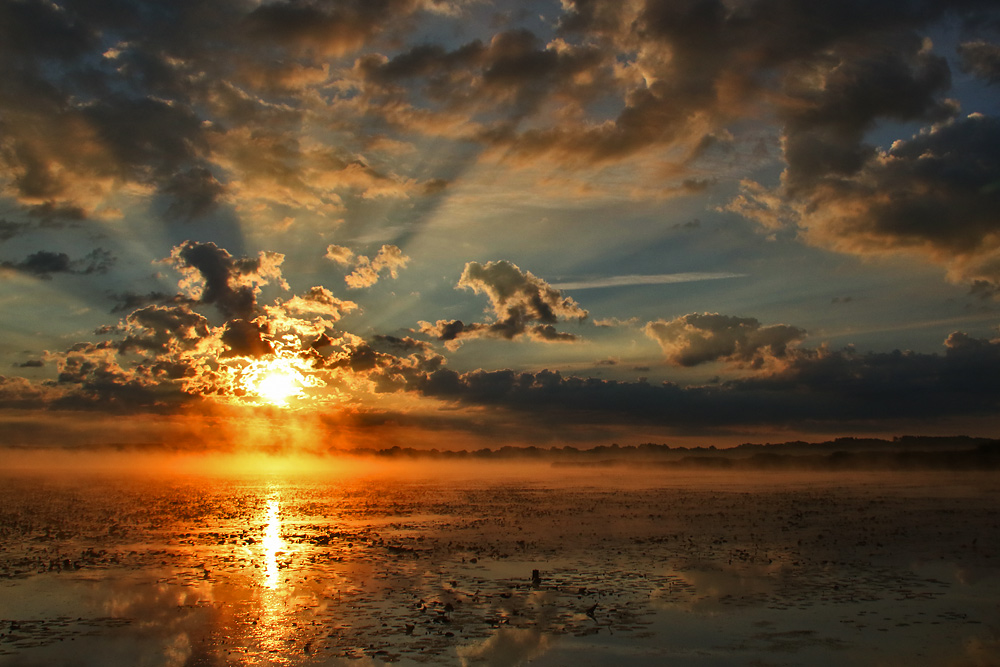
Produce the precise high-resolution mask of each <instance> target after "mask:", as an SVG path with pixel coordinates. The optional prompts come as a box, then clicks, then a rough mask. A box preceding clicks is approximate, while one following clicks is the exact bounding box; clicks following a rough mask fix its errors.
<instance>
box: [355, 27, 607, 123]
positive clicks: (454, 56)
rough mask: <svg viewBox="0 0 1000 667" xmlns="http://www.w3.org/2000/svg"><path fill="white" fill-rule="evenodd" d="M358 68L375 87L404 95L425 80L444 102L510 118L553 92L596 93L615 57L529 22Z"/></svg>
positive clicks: (582, 97)
mask: <svg viewBox="0 0 1000 667" xmlns="http://www.w3.org/2000/svg"><path fill="white" fill-rule="evenodd" d="M356 67H357V70H358V72H359V73H360V74H361V75H362V76H363V77H364V79H365V80H366V81H367V82H368V83H369V85H370V86H372V87H373V90H371V91H370V92H372V93H375V92H379V93H381V94H388V93H394V94H396V95H402V96H405V95H406V90H405V89H404V88H402V87H400V86H401V84H404V83H408V82H411V81H413V80H421V81H423V82H424V85H423V87H422V92H423V95H424V96H425V97H426V98H427V99H428V100H429V101H432V102H435V103H438V104H442V105H444V106H445V108H449V109H464V110H467V111H471V112H473V113H475V112H477V111H478V112H483V113H486V114H493V113H495V112H496V111H498V110H500V111H502V112H503V113H504V114H506V115H507V116H509V117H510V118H511V119H516V118H519V117H521V116H524V115H526V114H529V113H531V112H534V111H536V110H537V109H538V107H539V105H540V104H541V103H543V102H544V101H545V100H547V99H553V98H554V99H556V100H559V101H560V103H562V104H567V103H573V104H579V103H580V102H583V101H587V100H592V99H595V98H597V97H599V96H600V95H601V94H603V93H604V91H605V89H606V87H607V86H609V85H612V74H611V63H610V62H609V61H607V59H606V56H605V54H604V53H602V52H601V51H600V50H599V49H598V48H596V47H594V46H590V45H570V44H568V43H564V42H561V43H552V44H545V43H544V42H542V40H540V39H539V38H538V37H537V36H536V35H535V34H533V33H532V32H530V31H528V30H524V29H518V30H509V31H505V32H501V33H498V34H496V35H495V36H494V37H493V38H492V39H491V40H490V41H489V42H488V43H483V42H482V41H479V40H476V41H474V42H470V43H468V44H465V45H463V46H461V47H459V48H457V49H455V50H453V51H446V50H445V49H443V48H441V47H440V46H437V45H433V44H424V45H420V46H417V47H414V48H412V49H411V50H409V51H407V52H405V53H402V54H399V55H397V56H395V57H393V58H391V59H390V58H386V57H384V56H378V55H371V56H366V57H364V58H362V59H360V60H359V61H358V63H357V66H356ZM497 105H499V106H497ZM506 122H507V121H506V120H505V121H502V123H506ZM496 131H500V130H494V132H496Z"/></svg>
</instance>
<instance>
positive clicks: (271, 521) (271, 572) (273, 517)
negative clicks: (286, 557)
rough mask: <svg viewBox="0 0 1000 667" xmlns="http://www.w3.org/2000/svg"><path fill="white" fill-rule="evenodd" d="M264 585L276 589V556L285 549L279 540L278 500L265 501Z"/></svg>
mask: <svg viewBox="0 0 1000 667" xmlns="http://www.w3.org/2000/svg"><path fill="white" fill-rule="evenodd" d="M262 546H263V548H264V585H265V586H267V587H268V588H270V589H271V590H274V589H276V588H277V587H278V579H279V574H278V554H279V553H280V552H282V551H283V550H284V548H285V541H284V540H283V539H281V516H280V515H279V514H278V500H277V498H272V499H271V500H268V501H267V526H266V527H265V529H264V539H263V541H262Z"/></svg>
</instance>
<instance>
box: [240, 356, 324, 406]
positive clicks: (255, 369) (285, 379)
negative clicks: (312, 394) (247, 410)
mask: <svg viewBox="0 0 1000 667" xmlns="http://www.w3.org/2000/svg"><path fill="white" fill-rule="evenodd" d="M243 384H244V385H245V387H246V391H247V393H248V394H250V395H252V396H256V397H257V398H259V399H261V400H262V401H264V402H266V403H270V404H271V405H275V406H278V407H287V406H288V402H289V400H291V399H293V398H300V397H301V396H303V393H302V389H303V387H306V386H308V385H309V384H310V383H309V382H308V381H307V379H306V377H305V376H304V375H303V374H302V372H301V371H300V370H299V369H297V368H296V367H295V366H294V365H293V364H292V363H291V361H290V360H288V359H284V358H277V359H270V360H267V361H258V362H256V363H255V364H253V365H252V366H251V367H249V368H247V369H245V371H244V378H243Z"/></svg>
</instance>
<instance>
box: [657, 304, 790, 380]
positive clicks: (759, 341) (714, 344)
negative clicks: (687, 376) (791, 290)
mask: <svg viewBox="0 0 1000 667" xmlns="http://www.w3.org/2000/svg"><path fill="white" fill-rule="evenodd" d="M643 331H644V332H645V334H646V335H647V336H649V337H650V338H652V339H653V340H655V341H656V342H657V343H659V345H660V347H661V348H662V349H663V354H664V355H666V357H667V360H668V361H670V363H672V364H676V365H678V366H697V365H699V364H704V363H708V362H712V361H725V362H728V363H731V364H735V365H738V366H744V367H748V368H764V367H766V366H769V365H772V364H773V363H775V362H776V361H780V360H782V359H785V358H786V357H787V356H788V352H789V348H790V346H792V345H795V344H796V343H798V342H800V341H801V340H802V339H803V338H804V337H805V334H806V332H805V331H804V330H802V329H799V328H798V327H793V326H788V325H786V324H775V325H770V326H762V325H761V323H760V322H759V321H758V320H756V319H755V318H752V317H732V316H729V315H720V314H718V313H702V314H698V313H691V314H690V315H683V316H681V317H677V318H675V319H673V320H670V321H665V320H657V321H655V322H649V323H648V324H646V326H645V328H644V329H643Z"/></svg>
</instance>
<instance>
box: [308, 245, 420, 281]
mask: <svg viewBox="0 0 1000 667" xmlns="http://www.w3.org/2000/svg"><path fill="white" fill-rule="evenodd" d="M326 258H327V259H329V260H330V261H333V262H336V263H338V264H341V265H343V266H353V267H354V271H352V272H351V273H350V274H348V275H347V276H346V277H345V278H344V282H346V283H347V286H348V287H350V288H351V289H360V288H362V287H371V286H372V285H374V284H375V283H377V282H378V280H379V276H380V275H381V274H382V273H388V274H389V276H390V277H391V278H393V279H396V278H398V277H399V270H400V269H402V268H405V267H406V265H407V264H408V263H409V261H410V258H409V257H407V256H406V255H404V254H403V251H402V250H400V249H399V248H397V247H396V246H394V245H383V246H382V247H381V248H379V251H378V254H376V255H375V257H374V258H372V259H369V258H368V257H366V256H364V255H355V254H354V252H353V251H352V250H351V249H350V248H346V247H344V246H339V245H329V246H327V248H326Z"/></svg>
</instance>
